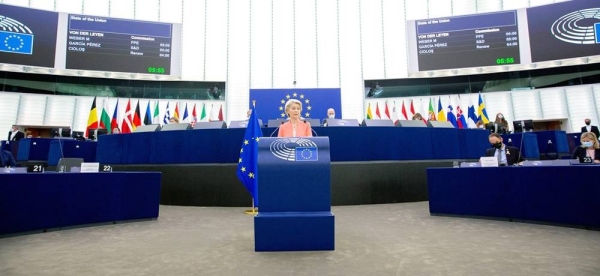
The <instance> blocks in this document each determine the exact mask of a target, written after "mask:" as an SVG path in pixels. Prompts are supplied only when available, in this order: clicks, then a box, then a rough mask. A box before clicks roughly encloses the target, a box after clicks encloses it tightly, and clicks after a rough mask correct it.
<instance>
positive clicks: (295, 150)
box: [270, 138, 319, 162]
mask: <svg viewBox="0 0 600 276" xmlns="http://www.w3.org/2000/svg"><path fill="white" fill-rule="evenodd" d="M270 150H271V153H272V154H273V155H274V156H275V157H277V158H279V159H283V160H286V161H292V162H299V161H319V149H318V147H317V144H315V142H313V141H311V140H308V139H304V138H282V139H277V140H275V141H273V142H271V145H270Z"/></svg>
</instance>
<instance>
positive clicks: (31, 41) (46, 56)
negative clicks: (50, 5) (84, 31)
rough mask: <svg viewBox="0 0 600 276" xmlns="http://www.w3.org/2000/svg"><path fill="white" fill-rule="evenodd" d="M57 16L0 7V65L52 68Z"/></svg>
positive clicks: (39, 11)
mask: <svg viewBox="0 0 600 276" xmlns="http://www.w3.org/2000/svg"><path fill="white" fill-rule="evenodd" d="M57 25H58V13H55V12H48V11H42V10H35V9H28V8H21V7H15V6H9V5H0V62H1V63H10V64H22V65H32V66H42V67H53V66H54V57H55V52H56V30H57Z"/></svg>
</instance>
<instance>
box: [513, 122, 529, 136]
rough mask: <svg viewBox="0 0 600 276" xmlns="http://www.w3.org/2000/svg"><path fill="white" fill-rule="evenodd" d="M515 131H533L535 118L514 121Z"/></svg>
mask: <svg viewBox="0 0 600 276" xmlns="http://www.w3.org/2000/svg"><path fill="white" fill-rule="evenodd" d="M513 129H514V130H515V131H514V132H515V133H519V132H529V131H533V120H520V121H513Z"/></svg>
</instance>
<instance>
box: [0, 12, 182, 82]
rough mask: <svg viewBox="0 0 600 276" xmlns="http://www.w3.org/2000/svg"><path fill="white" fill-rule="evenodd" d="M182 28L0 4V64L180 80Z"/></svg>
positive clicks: (174, 25)
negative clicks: (132, 74)
mask: <svg viewBox="0 0 600 276" xmlns="http://www.w3.org/2000/svg"><path fill="white" fill-rule="evenodd" d="M180 49H181V24H171V23H162V22H149V21H139V20H126V19H117V18H109V17H100V16H88V15H79V14H66V13H57V12H50V11H41V10H36V9H29V8H22V7H16V6H10V5H3V4H0V63H8V64H18V65H33V66H40V67H50V68H55V69H74V70H93V71H104V72H125V73H140V74H158V75H171V76H180V75H181V54H180Z"/></svg>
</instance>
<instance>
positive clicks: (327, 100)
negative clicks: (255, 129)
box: [250, 88, 344, 122]
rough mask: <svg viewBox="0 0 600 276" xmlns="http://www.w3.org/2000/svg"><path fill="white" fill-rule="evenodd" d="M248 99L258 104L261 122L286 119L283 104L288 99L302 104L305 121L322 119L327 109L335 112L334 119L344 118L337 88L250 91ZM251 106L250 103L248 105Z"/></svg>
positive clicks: (302, 115)
mask: <svg viewBox="0 0 600 276" xmlns="http://www.w3.org/2000/svg"><path fill="white" fill-rule="evenodd" d="M250 99H252V100H253V101H256V102H257V103H259V104H260V106H261V108H260V115H261V116H262V117H260V118H259V119H262V121H263V122H268V121H269V120H270V119H284V120H285V119H286V118H287V115H286V114H285V103H286V102H287V101H288V100H290V99H296V100H299V101H300V102H301V103H302V114H301V115H300V116H301V117H303V118H306V119H319V120H321V119H323V118H325V117H327V109H329V108H333V109H334V110H335V114H336V116H337V117H336V118H344V117H343V112H342V103H341V90H340V89H339V88H315V89H250ZM250 105H252V103H250Z"/></svg>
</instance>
